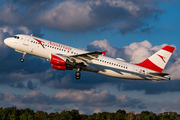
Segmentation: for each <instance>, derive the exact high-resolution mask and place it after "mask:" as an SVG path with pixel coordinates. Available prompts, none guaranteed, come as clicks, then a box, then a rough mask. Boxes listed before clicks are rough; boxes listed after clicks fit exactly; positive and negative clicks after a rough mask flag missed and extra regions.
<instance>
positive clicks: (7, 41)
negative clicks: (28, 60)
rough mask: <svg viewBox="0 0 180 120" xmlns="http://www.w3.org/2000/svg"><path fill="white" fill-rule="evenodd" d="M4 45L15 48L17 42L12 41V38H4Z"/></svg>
mask: <svg viewBox="0 0 180 120" xmlns="http://www.w3.org/2000/svg"><path fill="white" fill-rule="evenodd" d="M4 44H6V45H7V46H9V47H11V48H15V47H16V44H17V41H16V40H14V39H13V38H6V39H5V40H4Z"/></svg>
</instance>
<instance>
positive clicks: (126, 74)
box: [4, 34, 175, 80]
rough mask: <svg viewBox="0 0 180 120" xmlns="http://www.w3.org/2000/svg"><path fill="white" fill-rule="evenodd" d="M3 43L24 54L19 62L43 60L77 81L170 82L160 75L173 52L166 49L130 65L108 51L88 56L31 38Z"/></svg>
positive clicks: (70, 48) (20, 35)
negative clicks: (86, 75) (89, 75)
mask: <svg viewBox="0 0 180 120" xmlns="http://www.w3.org/2000/svg"><path fill="white" fill-rule="evenodd" d="M4 43H5V44H6V45H7V46H9V47H11V48H13V49H15V51H16V52H19V53H22V54H23V57H22V58H21V59H20V61H21V62H24V57H25V55H26V54H31V55H35V56H38V57H41V58H45V59H48V60H49V61H50V63H51V64H52V68H54V69H57V70H76V73H75V77H76V79H77V80H78V79H80V76H81V73H80V72H81V70H84V71H89V72H95V73H99V74H103V75H107V76H111V77H116V78H123V79H134V80H170V77H169V76H168V75H169V74H168V73H163V72H162V71H163V69H164V67H165V65H166V64H167V62H168V60H169V58H170V56H171V54H172V53H173V51H174V49H175V48H174V47H172V46H165V47H163V48H162V49H161V50H159V51H158V52H156V53H155V54H153V55H152V56H150V57H149V58H147V59H146V60H144V61H143V62H141V63H139V64H131V63H127V62H125V61H124V60H123V59H121V58H116V59H113V58H109V57H106V56H104V55H105V53H106V52H107V51H94V52H88V51H84V50H81V49H77V48H74V47H70V46H67V45H63V44H59V43H55V42H52V41H48V40H45V39H41V38H38V37H34V36H32V35H31V36H30V35H23V34H19V35H15V36H14V37H9V38H6V39H5V40H4ZM103 54H104V55H103Z"/></svg>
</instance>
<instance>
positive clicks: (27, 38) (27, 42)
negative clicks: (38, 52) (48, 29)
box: [23, 36, 31, 46]
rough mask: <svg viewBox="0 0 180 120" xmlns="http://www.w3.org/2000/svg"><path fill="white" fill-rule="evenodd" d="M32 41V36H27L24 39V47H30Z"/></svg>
mask: <svg viewBox="0 0 180 120" xmlns="http://www.w3.org/2000/svg"><path fill="white" fill-rule="evenodd" d="M30 39H31V36H27V37H26V38H25V39H24V43H23V45H26V46H28V45H29V41H30Z"/></svg>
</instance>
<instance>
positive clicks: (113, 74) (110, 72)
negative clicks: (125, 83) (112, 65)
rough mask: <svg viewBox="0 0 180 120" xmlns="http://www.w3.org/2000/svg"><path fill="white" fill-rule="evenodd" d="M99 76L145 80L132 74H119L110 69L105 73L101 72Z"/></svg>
mask: <svg viewBox="0 0 180 120" xmlns="http://www.w3.org/2000/svg"><path fill="white" fill-rule="evenodd" d="M98 73H99V74H103V75H107V76H110V77H116V78H122V79H134V80H136V79H137V80H141V79H144V78H142V77H140V76H135V75H132V74H131V73H126V72H120V71H119V72H117V71H114V70H110V69H105V70H104V71H99V72H98Z"/></svg>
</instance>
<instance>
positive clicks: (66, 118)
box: [0, 106, 180, 120]
mask: <svg viewBox="0 0 180 120" xmlns="http://www.w3.org/2000/svg"><path fill="white" fill-rule="evenodd" d="M0 120H180V115H179V114H177V113H176V112H164V113H160V114H158V115H156V114H155V113H153V112H149V111H142V112H141V113H140V114H135V113H134V112H133V111H132V112H129V113H126V111H125V110H117V112H116V113H109V112H102V113H94V114H92V115H85V114H79V111H78V110H75V109H73V110H63V111H62V112H61V113H58V112H56V113H47V112H44V111H36V112H34V110H30V109H29V108H26V109H17V108H16V106H12V107H8V108H2V107H1V108H0Z"/></svg>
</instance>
